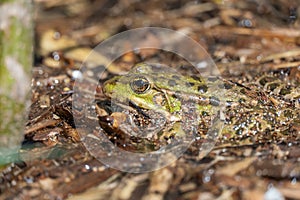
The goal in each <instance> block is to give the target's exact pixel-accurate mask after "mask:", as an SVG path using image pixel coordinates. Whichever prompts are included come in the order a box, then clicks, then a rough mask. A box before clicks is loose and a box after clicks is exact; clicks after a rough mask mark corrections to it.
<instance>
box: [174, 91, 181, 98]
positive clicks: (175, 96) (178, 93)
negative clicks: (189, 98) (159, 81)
mask: <svg viewBox="0 0 300 200" xmlns="http://www.w3.org/2000/svg"><path fill="white" fill-rule="evenodd" d="M181 96H182V94H181V93H180V92H179V91H175V93H173V94H172V97H173V98H175V99H176V98H181Z"/></svg>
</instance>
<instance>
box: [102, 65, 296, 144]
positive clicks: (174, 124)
mask: <svg viewBox="0 0 300 200" xmlns="http://www.w3.org/2000/svg"><path fill="white" fill-rule="evenodd" d="M262 80H267V78H264V79H263V78H261V79H258V82H259V81H260V82H263V81H262ZM276 81H277V80H276ZM263 83H264V85H263V87H268V86H269V85H272V84H271V83H267V82H266V81H265V82H263ZM279 85H280V84H279ZM279 85H278V86H279ZM280 87H281V88H284V87H283V86H282V85H280ZM274 91H276V89H275V87H273V88H272V92H273V93H270V92H269V93H267V92H265V91H263V90H262V89H259V88H250V87H247V86H244V85H242V84H239V83H235V82H232V81H228V80H224V79H222V78H221V77H216V76H211V77H200V76H193V75H191V76H189V75H181V74H180V73H179V72H177V71H176V70H173V69H172V68H170V67H166V66H164V65H159V64H146V63H140V64H137V65H136V66H135V67H133V68H132V70H131V71H130V73H128V74H125V75H121V76H115V77H113V78H112V79H110V80H108V81H106V82H105V83H104V85H103V93H104V94H105V95H106V96H107V97H108V98H110V99H112V100H113V101H114V102H115V103H116V104H117V105H119V106H121V107H122V108H124V109H125V110H127V111H126V112H123V113H124V114H125V115H126V116H129V118H130V119H129V120H128V117H127V118H126V117H124V118H122V120H123V121H122V120H121V121H122V122H120V121H119V122H118V123H117V124H118V126H119V127H115V128H120V127H121V129H123V130H126V131H124V132H125V133H127V134H133V135H134V136H135V137H141V136H142V137H144V138H146V139H153V138H154V139H155V140H158V141H161V140H166V141H168V140H170V139H172V138H176V137H180V136H183V135H186V134H190V135H193V137H197V135H198V136H199V135H203V134H204V135H205V133H206V132H207V131H208V129H209V128H210V126H211V125H212V124H213V121H214V119H216V118H218V119H219V120H221V121H222V122H224V127H222V128H221V127H219V128H220V129H222V133H221V135H219V140H220V141H221V142H225V143H226V142H228V141H230V142H234V143H239V142H241V141H243V142H244V143H247V142H248V143H249V142H250V143H253V142H262V140H268V139H271V138H272V134H274V133H276V134H277V135H278V133H280V134H285V133H286V132H289V131H291V122H293V121H295V120H296V119H299V116H300V115H299V109H294V108H293V106H294V107H295V106H299V103H297V101H299V93H297V92H292V90H291V91H290V92H289V93H288V94H287V95H290V97H289V98H292V101H288V102H287V101H286V99H285V98H284V97H282V96H280V95H279V97H278V98H274V97H272V96H270V94H274V93H275V92H274ZM293 91H294V90H293ZM277 93H278V94H279V93H280V92H278V91H277ZM291 94H293V97H291ZM273 96H276V94H274V95H273ZM297 98H298V99H297ZM289 100H291V99H289ZM290 102H292V103H290ZM292 104H293V105H292ZM298 108H299V107H298ZM128 110H129V111H128ZM132 116H135V117H132ZM141 116H142V117H141ZM137 118H143V119H142V120H137ZM125 119H127V120H125ZM145 119H146V120H145ZM149 119H151V120H149ZM115 120H117V118H115ZM118 120H120V118H118ZM137 121H138V123H136V122H137ZM153 121H154V122H153ZM155 121H156V122H155ZM157 121H158V122H159V123H158V122H157ZM128 122H129V124H128ZM125 124H126V125H125ZM136 124H138V125H139V126H144V129H139V130H140V131H137V130H138V128H129V127H137V126H136ZM145 124H148V125H149V124H150V125H149V127H152V129H151V130H152V131H150V129H146V128H145ZM153 129H154V130H158V131H153ZM146 132H147V134H145V133H146ZM259 133H261V134H265V135H266V134H270V133H272V134H270V136H267V137H261V134H259ZM202 138H203V137H202ZM204 138H205V137H204Z"/></svg>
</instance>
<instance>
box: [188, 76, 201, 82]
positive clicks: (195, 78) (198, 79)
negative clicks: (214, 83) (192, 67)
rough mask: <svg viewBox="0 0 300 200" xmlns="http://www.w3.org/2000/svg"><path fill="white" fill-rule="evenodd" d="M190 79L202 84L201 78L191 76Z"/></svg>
mask: <svg viewBox="0 0 300 200" xmlns="http://www.w3.org/2000/svg"><path fill="white" fill-rule="evenodd" d="M191 78H192V79H194V80H195V81H198V82H202V80H201V78H200V77H198V76H195V75H192V76H191Z"/></svg>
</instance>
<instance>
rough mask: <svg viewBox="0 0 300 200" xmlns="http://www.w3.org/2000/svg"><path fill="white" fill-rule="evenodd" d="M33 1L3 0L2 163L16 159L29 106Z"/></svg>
mask: <svg viewBox="0 0 300 200" xmlns="http://www.w3.org/2000/svg"><path fill="white" fill-rule="evenodd" d="M32 24H33V21H32V2H31V1H30V0H0V165H1V164H5V163H8V162H12V161H14V160H16V159H17V152H18V149H19V148H20V144H21V141H22V139H23V132H24V122H25V120H24V119H25V117H26V116H27V115H26V112H25V108H26V107H27V106H28V103H29V101H28V96H29V88H30V72H31V66H32V49H33V26H32Z"/></svg>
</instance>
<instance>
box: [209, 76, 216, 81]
mask: <svg viewBox="0 0 300 200" xmlns="http://www.w3.org/2000/svg"><path fill="white" fill-rule="evenodd" d="M207 80H209V81H211V82H215V81H216V80H218V77H215V76H211V77H208V79H207Z"/></svg>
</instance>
